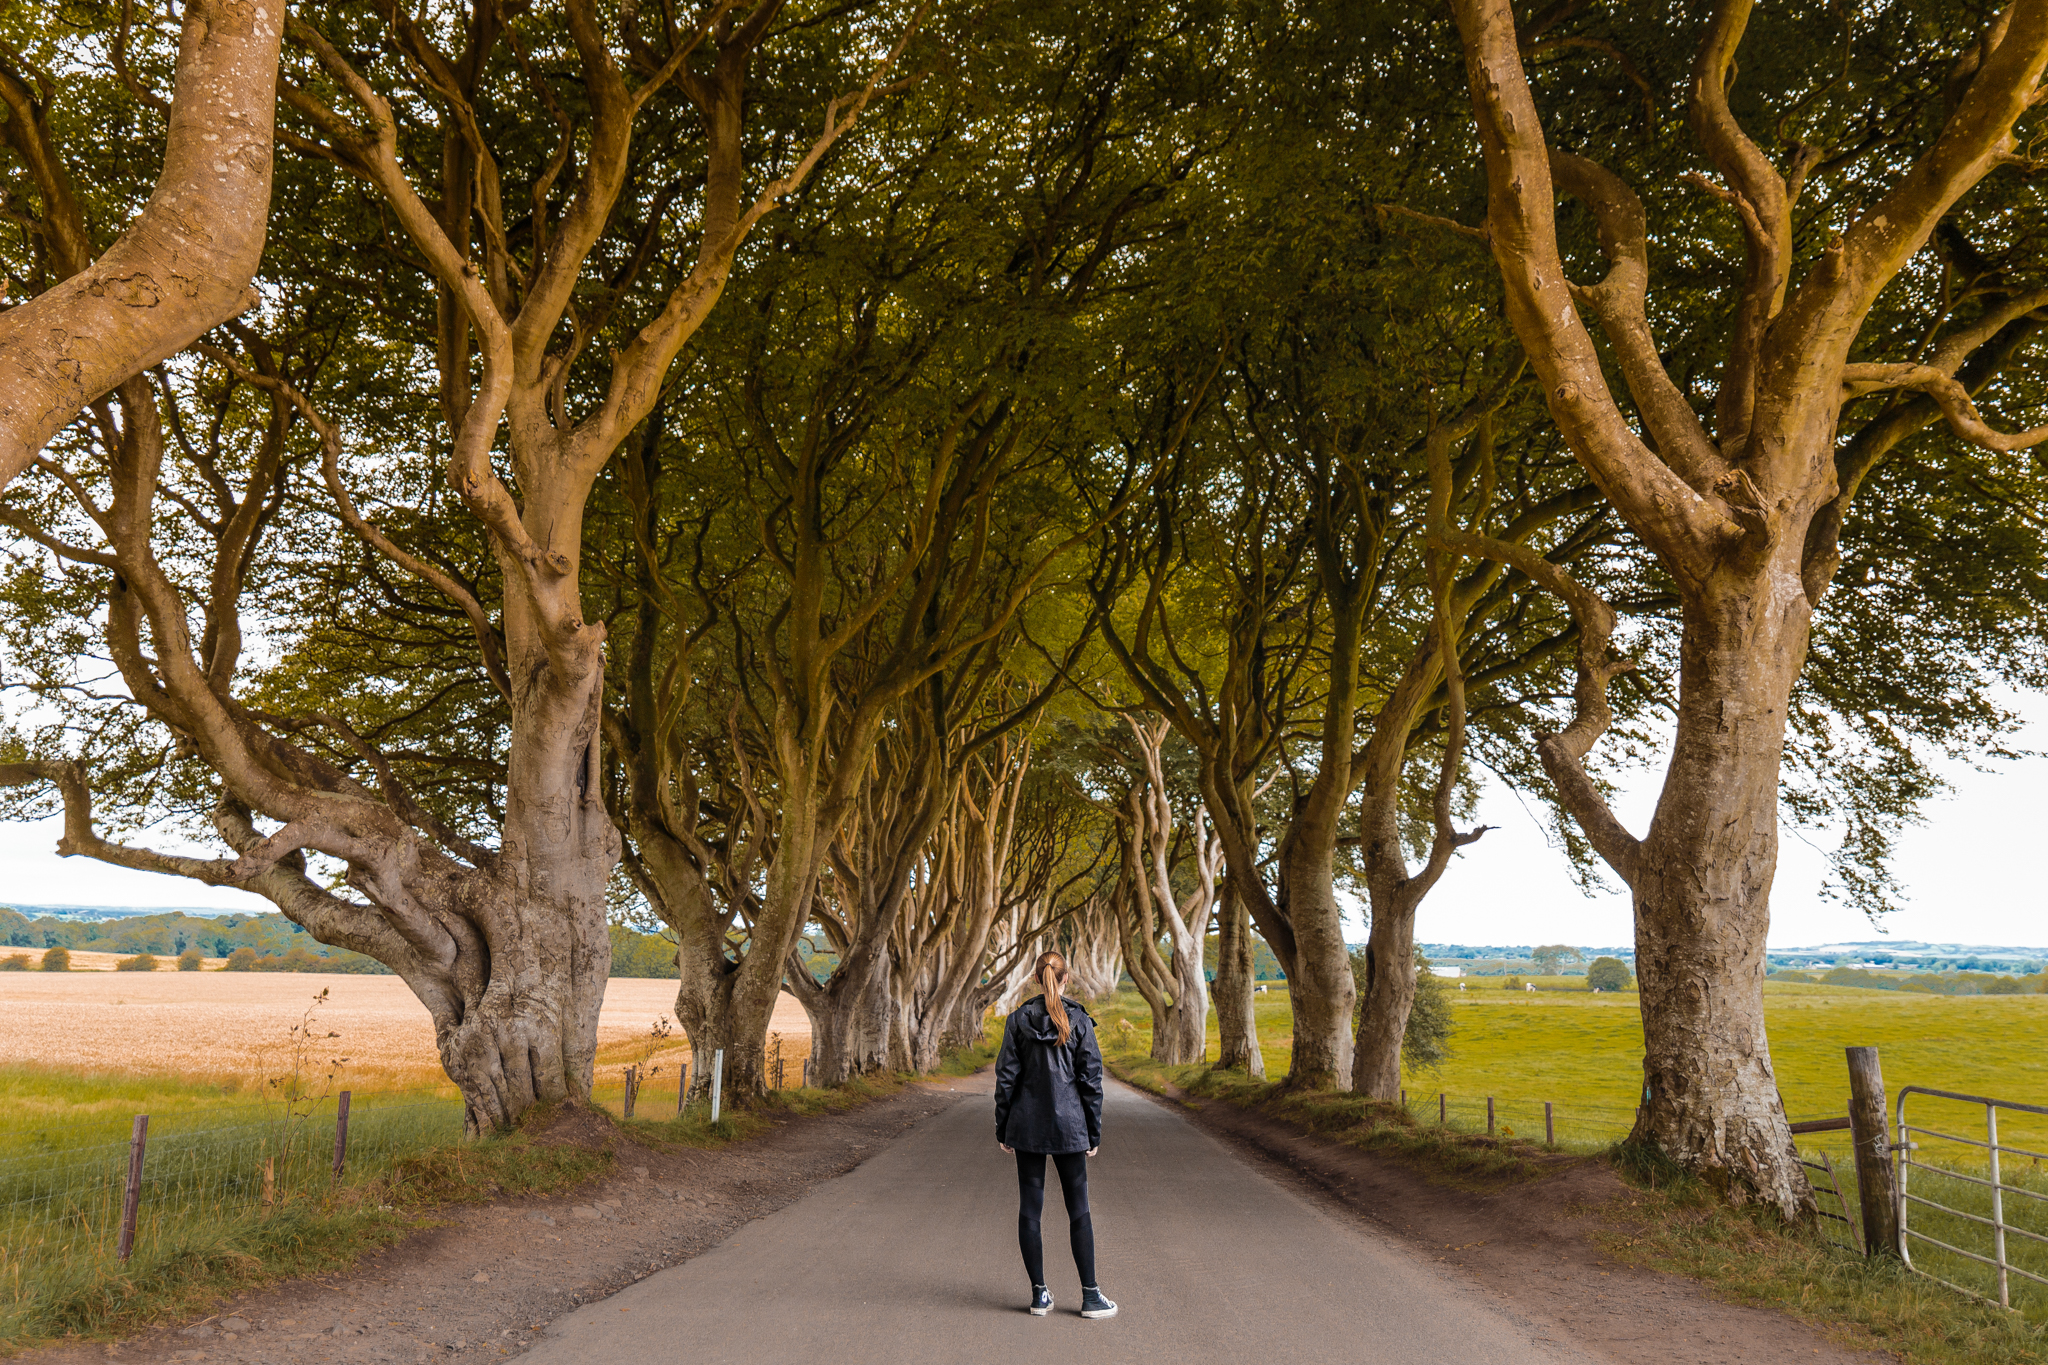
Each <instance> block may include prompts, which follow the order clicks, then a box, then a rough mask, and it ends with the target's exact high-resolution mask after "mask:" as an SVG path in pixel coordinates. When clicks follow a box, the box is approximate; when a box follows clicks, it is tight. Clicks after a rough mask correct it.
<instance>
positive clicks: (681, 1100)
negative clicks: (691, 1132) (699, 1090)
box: [676, 1062, 690, 1118]
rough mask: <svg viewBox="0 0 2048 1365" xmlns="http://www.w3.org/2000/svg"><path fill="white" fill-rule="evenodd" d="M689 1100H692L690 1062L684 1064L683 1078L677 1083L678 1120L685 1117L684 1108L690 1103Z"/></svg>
mask: <svg viewBox="0 0 2048 1365" xmlns="http://www.w3.org/2000/svg"><path fill="white" fill-rule="evenodd" d="M689 1099H690V1064H689V1063H688V1062H684V1063H683V1074H682V1076H681V1078H680V1079H678V1080H677V1081H676V1117H677V1118H681V1117H682V1116H683V1106H684V1105H685V1104H686V1103H688V1102H689Z"/></svg>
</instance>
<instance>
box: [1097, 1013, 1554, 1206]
mask: <svg viewBox="0 0 2048 1365" xmlns="http://www.w3.org/2000/svg"><path fill="white" fill-rule="evenodd" d="M1103 1060H1104V1062H1105V1064H1107V1065H1108V1066H1109V1068H1110V1070H1111V1071H1113V1072H1114V1073H1115V1074H1116V1075H1117V1076H1118V1077H1119V1078H1121V1079H1122V1080H1124V1081H1127V1082H1129V1083H1130V1084H1132V1085H1135V1086H1138V1087H1139V1088H1140V1089H1144V1090H1149V1091H1151V1092H1152V1093H1153V1094H1155V1095H1164V1096H1167V1097H1168V1098H1178V1097H1179V1096H1181V1095H1188V1096H1193V1097H1196V1098H1200V1099H1216V1100H1222V1101H1223V1102H1224V1103H1226V1104H1230V1105H1233V1106H1235V1107H1237V1108H1239V1109H1246V1110H1251V1111H1252V1112H1255V1113H1258V1114H1262V1115H1264V1116H1266V1117H1267V1118H1270V1119H1274V1120H1277V1121H1278V1122H1280V1123H1284V1124H1286V1125H1287V1126H1289V1127H1291V1128H1294V1129H1296V1130H1298V1131H1300V1132H1303V1133H1308V1134H1312V1135H1314V1136H1317V1137H1325V1138H1329V1139H1331V1140H1333V1141H1336V1142H1341V1143H1343V1144H1345V1145H1346V1146H1348V1147H1357V1148H1359V1149H1361V1150H1363V1151H1368V1152H1377V1153H1379V1154H1381V1155H1383V1156H1389V1157H1393V1158H1395V1159H1396V1160H1398V1161H1400V1162H1401V1163H1402V1164H1404V1165H1406V1166H1409V1167H1410V1168H1412V1169H1413V1170H1415V1171H1416V1172H1417V1173H1418V1174H1420V1175H1421V1176H1422V1177H1423V1178H1425V1179H1427V1180H1429V1181H1431V1182H1432V1183H1436V1184H1444V1185H1451V1186H1455V1187H1458V1188H1464V1189H1486V1188H1490V1187H1494V1186H1498V1185H1500V1184H1502V1183H1503V1182H1509V1181H1517V1180H1528V1179H1531V1178H1533V1177H1535V1176H1538V1175H1541V1174H1542V1173H1543V1171H1544V1169H1545V1162H1544V1156H1545V1153H1544V1151H1543V1149H1542V1148H1540V1147H1533V1146H1531V1145H1529V1144H1528V1143H1524V1142H1518V1141H1516V1140H1514V1139H1512V1138H1506V1137H1487V1136H1485V1135H1484V1134H1479V1133H1461V1132H1458V1131H1456V1130H1454V1129H1448V1128H1439V1127H1434V1126H1429V1125H1424V1124H1421V1123H1418V1122H1416V1120H1415V1116H1414V1115H1413V1114H1411V1113H1409V1112H1408V1111H1407V1110H1406V1109H1403V1108H1402V1107H1401V1106H1400V1105H1398V1104H1385V1103H1381V1102H1379V1101H1375V1100H1368V1099H1365V1098H1364V1097H1362V1096H1359V1095H1350V1094H1337V1093H1335V1092H1332V1091H1291V1090H1288V1089H1287V1088H1286V1087H1285V1086H1283V1085H1281V1084H1279V1083H1277V1082H1272V1083H1269V1082H1266V1081H1255V1080H1251V1079H1249V1078H1247V1077H1245V1076H1244V1075H1242V1074H1240V1073H1238V1072H1235V1071H1223V1070H1220V1069H1218V1068H1216V1067H1213V1066H1205V1065H1188V1066H1165V1065H1162V1064H1161V1063H1159V1062H1155V1061H1153V1060H1152V1059H1151V1058H1149V1057H1146V1056H1144V1055H1142V1054H1140V1053H1137V1052H1135V1051H1133V1050H1125V1049H1121V1048H1115V1047H1112V1048H1109V1049H1105V1051H1104V1053H1103Z"/></svg>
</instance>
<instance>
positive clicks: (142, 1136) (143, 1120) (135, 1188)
mask: <svg viewBox="0 0 2048 1365" xmlns="http://www.w3.org/2000/svg"><path fill="white" fill-rule="evenodd" d="M148 1143H149V1115H147V1114H137V1115H136V1116H135V1133H134V1135H133V1136H132V1137H130V1138H129V1139H128V1188H127V1189H126V1190H125V1191H124V1192H123V1193H122V1196H121V1245H120V1254H121V1259H122V1260H124V1261H125V1260H127V1259H128V1257H129V1255H130V1254H131V1253H132V1252H134V1250H135V1211H136V1209H137V1208H138V1207H140V1205H141V1203H142V1152H143V1148H144V1147H146V1146H147V1145H148Z"/></svg>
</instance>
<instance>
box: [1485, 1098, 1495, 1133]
mask: <svg viewBox="0 0 2048 1365" xmlns="http://www.w3.org/2000/svg"><path fill="white" fill-rule="evenodd" d="M1486 1135H1487V1136H1488V1137H1492V1136H1493V1096H1491V1095H1488V1096H1487V1097H1486Z"/></svg>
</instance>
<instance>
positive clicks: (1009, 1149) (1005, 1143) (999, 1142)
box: [996, 1141, 1017, 1156]
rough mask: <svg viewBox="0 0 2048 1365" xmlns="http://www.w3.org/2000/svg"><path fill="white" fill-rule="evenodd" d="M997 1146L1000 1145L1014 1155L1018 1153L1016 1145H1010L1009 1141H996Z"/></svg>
mask: <svg viewBox="0 0 2048 1365" xmlns="http://www.w3.org/2000/svg"><path fill="white" fill-rule="evenodd" d="M996 1146H998V1147H1000V1148H1002V1149H1003V1150H1004V1151H1006V1152H1008V1153H1010V1154H1011V1155H1012V1156H1015V1155H1016V1153H1017V1149H1016V1148H1015V1147H1012V1146H1011V1145H1010V1144H1009V1143H1007V1142H1002V1141H998V1142H997V1143H996Z"/></svg>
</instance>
